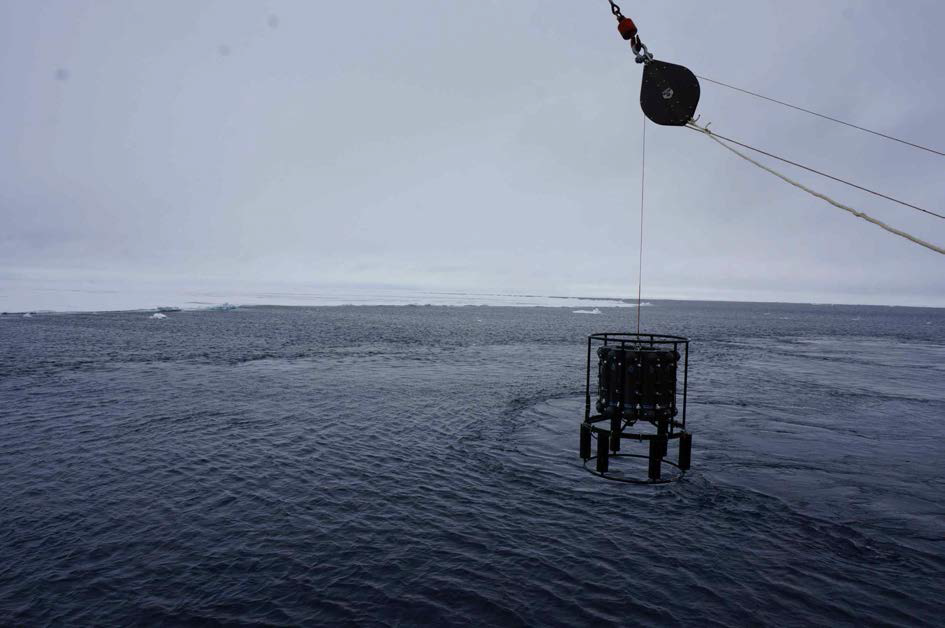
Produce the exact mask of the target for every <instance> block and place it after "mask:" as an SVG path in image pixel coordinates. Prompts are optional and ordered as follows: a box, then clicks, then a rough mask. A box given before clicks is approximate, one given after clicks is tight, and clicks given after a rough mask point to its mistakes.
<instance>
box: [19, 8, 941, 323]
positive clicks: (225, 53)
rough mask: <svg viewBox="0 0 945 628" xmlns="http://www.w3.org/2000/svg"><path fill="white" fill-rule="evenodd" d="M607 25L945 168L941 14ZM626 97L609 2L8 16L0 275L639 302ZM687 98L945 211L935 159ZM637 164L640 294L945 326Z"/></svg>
mask: <svg viewBox="0 0 945 628" xmlns="http://www.w3.org/2000/svg"><path fill="white" fill-rule="evenodd" d="M623 5H624V6H623V8H624V12H625V13H626V14H627V15H629V16H631V17H633V19H634V20H635V21H636V22H637V25H638V26H639V28H640V33H641V37H642V38H643V40H644V41H645V42H646V43H647V44H648V45H649V47H650V50H651V51H652V52H653V53H655V55H656V57H657V58H658V59H665V60H667V61H672V62H676V63H681V64H683V65H686V66H688V67H690V68H691V69H692V70H694V71H695V72H696V73H698V74H703V75H705V76H709V77H712V78H715V79H718V80H721V81H726V82H732V83H735V84H737V85H739V86H742V87H745V88H747V89H751V90H756V91H760V92H762V93H765V94H768V95H770V96H772V97H775V98H780V99H784V100H787V101H790V102H794V103H797V104H800V105H802V106H805V107H809V108H812V109H815V110H817V111H821V112H824V113H826V114H829V115H833V116H836V117H839V118H842V119H846V120H849V121H851V122H854V123H857V124H860V125H864V126H868V127H871V128H876V129H878V130H881V131H884V132H887V133H890V134H893V135H896V136H899V137H903V138H905V139H909V140H912V141H916V142H919V143H922V144H926V145H929V146H932V147H936V148H938V149H940V150H942V149H945V117H943V102H945V71H943V68H942V61H943V60H945V47H943V44H942V41H941V30H942V25H943V24H945V2H942V1H941V0H926V1H921V0H888V1H867V0H855V1H842V0H829V1H826V2H825V1H823V0H818V1H799V0H771V1H760V0H737V1H736V0H731V1H722V0H715V1H713V2H704V1H697V0H692V1H689V2H682V1H680V2H666V1H663V0H660V1H657V0H646V1H642V0H637V1H631V0H624V2H623ZM640 76H641V68H640V66H638V65H636V64H635V63H634V62H633V57H632V55H631V54H630V52H629V50H628V48H627V46H626V44H625V42H623V41H622V40H621V39H620V38H619V36H618V34H617V33H616V29H615V22H614V20H613V18H612V16H611V15H610V12H609V8H608V5H607V2H606V0H580V1H578V0H545V1H544V2H540V1H537V0H515V1H514V2H513V1H510V0H492V1H487V0H475V1H472V2H463V3H457V2H442V1H433V0H410V1H407V0H399V1H397V2H394V1H390V0H389V1H378V2H346V1H345V2H322V1H316V0H312V1H304V2H289V1H286V2H275V1H274V2H262V1H237V0H221V1H206V0H205V1H199V0H160V1H158V0H152V1H143V0H139V1H132V0H114V1H106V0H96V1H92V0H87V1H83V0H61V1H42V0H0V277H4V278H6V279H10V278H19V279H23V278H29V277H34V276H49V275H51V274H55V275H57V276H60V277H68V278H75V280H76V281H82V280H83V279H85V278H88V277H116V278H119V277H120V278H122V280H125V281H134V280H135V279H136V278H139V277H140V278H153V277H165V278H170V279H169V280H174V278H181V280H192V279H200V280H205V281H209V282H212V281H217V280H219V281H221V282H222V281H228V282H231V281H236V280H246V281H254V282H270V281H282V282H298V283H299V284H300V285H333V286H346V285H353V286H362V287H364V286H367V287H370V286H378V287H383V288H385V289H386V288H401V287H402V288H410V289H422V290H433V291H436V290H443V291H451V290H465V291H473V292H500V293H502V292H511V293H515V292H528V293H535V294H555V295H575V296H578V295H579V296H616V297H622V296H626V297H629V296H631V295H633V296H635V294H636V276H637V253H638V248H637V240H638V236H639V232H638V220H639V194H640V189H639V186H640V158H641V151H640V143H641V142H640V140H641V130H642V128H641V127H642V114H641V112H640V109H639V105H638V95H639V84H640ZM702 90H703V97H702V101H701V103H700V106H699V113H700V114H701V116H702V118H701V121H702V122H707V121H711V122H712V125H713V129H715V130H716V131H718V132H719V133H722V134H726V135H729V136H732V137H735V138H737V139H740V140H742V141H745V142H747V143H749V144H753V145H756V146H760V147H763V148H766V149H768V150H771V151H773V152H776V153H779V154H782V155H785V156H787V157H789V158H792V159H795V160H797V161H800V162H802V163H807V164H810V165H811V166H813V167H817V168H822V169H825V170H827V171H828V172H831V173H833V174H835V175H837V176H840V177H843V178H848V179H851V180H853V181H856V182H860V183H863V184H865V185H868V186H870V187H874V188H876V189H878V190H879V191H882V192H885V193H888V194H890V195H892V196H896V197H899V198H902V199H904V200H907V201H909V202H912V203H915V204H918V205H922V206H925V207H929V208H930V209H933V210H936V211H943V210H945V176H943V175H945V158H942V157H938V156H935V155H932V154H929V153H923V152H921V151H917V150H914V149H911V148H908V147H905V146H901V145H897V144H894V143H891V142H888V141H885V140H882V139H879V138H876V137H873V136H870V135H867V134H863V133H860V132H858V131H855V130H853V129H849V128H845V127H842V126H839V125H835V124H832V123H830V122H827V121H824V120H820V119H818V118H814V117H811V116H808V115H805V114H803V113H799V112H796V111H792V110H789V109H785V108H783V107H779V106H777V105H773V104H770V103H767V102H764V101H759V100H756V99H753V98H751V97H748V96H744V95H741V94H737V93H734V92H730V91H727V90H723V89H722V88H720V87H716V86H714V85H711V84H703V86H702ZM647 142H648V154H647V184H646V185H647V188H646V189H647V200H646V226H645V232H644V239H645V251H644V269H643V270H644V289H643V291H644V298H647V297H649V298H665V297H669V298H706V299H738V300H783V301H805V302H806V301H817V302H851V303H889V304H927V305H940V306H945V257H943V256H941V255H937V254H935V253H932V252H930V251H928V250H925V249H922V248H920V247H918V246H916V245H914V244H911V243H909V242H907V241H905V240H903V239H900V238H897V237H895V236H892V235H890V234H887V233H886V232H884V231H882V230H880V229H878V228H877V227H875V226H872V225H870V224H868V223H866V222H863V221H861V220H858V219H856V218H854V217H852V216H850V215H849V214H847V213H845V212H842V211H840V210H838V209H836V208H833V207H831V206H829V205H826V204H824V203H823V202H821V201H818V200H817V199H814V198H812V197H810V196H808V195H806V194H804V193H803V192H800V191H799V190H797V189H795V188H792V187H790V186H788V185H786V184H785V183H783V182H781V181H780V180H778V179H776V178H774V177H772V176H771V175H769V174H767V173H765V172H763V171H761V170H759V169H757V168H755V167H753V166H751V165H750V164H747V163H746V162H743V161H741V160H739V159H738V158H737V157H735V156H734V155H732V154H730V153H728V152H726V151H725V150H723V149H722V148H721V147H719V146H718V145H716V144H714V143H713V142H711V141H710V140H709V139H708V138H705V137H701V136H699V135H698V134H696V133H693V132H691V131H688V130H685V129H680V128H668V127H657V126H653V125H650V126H649V127H648V129H647ZM779 167H780V166H779ZM785 170H786V171H787V172H789V173H790V174H791V175H792V176H793V175H796V176H797V178H798V179H800V180H802V181H804V182H805V183H808V184H810V185H812V186H813V187H815V188H816V189H819V190H822V191H824V192H826V193H828V194H831V195H833V196H835V197H836V198H838V199H840V200H842V201H844V202H846V203H848V204H851V205H853V206H854V207H857V208H858V209H862V210H864V211H866V212H867V213H870V214H873V215H875V216H877V217H878V218H880V219H883V220H886V221H888V222H890V223H892V224H894V225H896V226H899V227H901V228H904V229H906V230H908V231H911V232H914V233H916V234H917V235H919V236H921V237H924V238H925V239H928V240H931V241H932V242H935V243H937V244H939V245H941V244H945V221H942V220H938V219H936V218H932V217H929V216H926V215H922V214H918V213H916V212H913V211H911V210H908V209H906V208H903V207H901V206H897V205H894V204H890V203H888V202H886V201H882V200H881V199H878V198H875V197H872V196H870V195H868V194H865V193H861V192H858V191H856V190H853V189H850V188H847V187H845V186H841V185H838V184H834V183H831V182H829V181H826V180H824V179H821V178H819V177H815V176H813V175H808V174H805V173H799V172H797V171H794V170H791V169H790V168H789V167H787V166H785Z"/></svg>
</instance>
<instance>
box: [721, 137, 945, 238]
mask: <svg viewBox="0 0 945 628" xmlns="http://www.w3.org/2000/svg"><path fill="white" fill-rule="evenodd" d="M713 135H715V136H716V137H718V138H719V139H723V140H725V141H726V142H731V143H732V144H738V145H739V146H741V147H742V148H747V149H748V150H753V151H755V152H756V153H761V154H762V155H765V156H766V157H771V158H772V159H777V160H778V161H783V162H784V163H786V164H791V165H792V166H797V167H798V168H803V169H804V170H807V171H808V172H813V173H814V174H819V175H820V176H822V177H826V178H828V179H833V180H834V181H837V182H839V183H843V184H844V185H849V186H850V187H852V188H856V189H858V190H863V191H864V192H869V193H870V194H873V195H874V196H878V197H880V198H884V199H886V200H887V201H892V202H894V203H899V204H900V205H903V206H905V207H909V208H911V209H915V210H918V211H920V212H925V213H926V214H929V215H930V216H935V217H936V218H941V219H942V220H945V215H942V214H939V213H937V212H933V211H932V210H931V209H925V208H924V207H919V206H918V205H913V204H912V203H907V202H905V201H900V200H899V199H898V198H893V197H892V196H887V195H885V194H883V193H882V192H877V191H876V190H871V189H869V188H866V187H863V186H862V185H857V184H856V183H852V182H850V181H846V180H844V179H841V178H839V177H835V176H833V175H832V174H827V173H826V172H821V171H820V170H817V169H815V168H811V167H809V166H805V165H804V164H799V163H797V162H796V161H791V160H790V159H785V158H784V157H779V156H777V155H774V154H772V153H769V152H767V151H763V150H761V149H760V148H755V147H754V146H749V145H748V144H743V143H742V142H739V141H738V140H733V139H732V138H730V137H725V136H724V135H719V134H718V133H713Z"/></svg>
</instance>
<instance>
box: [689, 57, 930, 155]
mask: <svg viewBox="0 0 945 628" xmlns="http://www.w3.org/2000/svg"><path fill="white" fill-rule="evenodd" d="M696 76H697V77H699V78H700V79H702V80H703V81H708V82H710V83H715V84H716V85H721V86H722V87H727V88H728V89H731V90H735V91H737V92H742V93H743V94H748V95H750V96H754V97H756V98H761V99H763V100H769V101H771V102H773V103H777V104H779V105H783V106H785V107H790V108H791V109H797V110H798V111H803V112H804V113H809V114H810V115H812V116H817V117H818V118H823V119H824V120H830V121H831V122H836V123H837V124H842V125H844V126H848V127H851V128H853V129H857V130H859V131H865V132H866V133H872V134H873V135H877V136H879V137H882V138H885V139H887V140H892V141H894V142H899V143H900V144H905V145H906V146H911V147H913V148H918V149H919V150H924V151H927V152H929V153H932V154H934V155H939V156H940V157H945V153H943V152H942V151H938V150H935V149H934V148H929V147H928V146H922V145H921V144H916V143H914V142H909V141H907V140H903V139H899V138H898V137H893V136H892V135H887V134H886V133H880V132H879V131H874V130H873V129H867V128H866V127H863V126H859V125H856V124H853V123H851V122H844V121H843V120H839V119H837V118H833V117H831V116H828V115H824V114H822V113H817V112H816V111H811V110H810V109H805V108H804V107H798V106H797V105H792V104H791V103H788V102H784V101H783V100H778V99H777V98H771V97H770V96H764V95H762V94H759V93H758V92H753V91H750V90H747V89H742V88H741V87H735V86H734V85H729V84H728V83H723V82H722V81H716V80H715V79H710V78H708V77H705V76H701V75H698V74H697V75H696Z"/></svg>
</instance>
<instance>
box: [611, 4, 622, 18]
mask: <svg viewBox="0 0 945 628" xmlns="http://www.w3.org/2000/svg"><path fill="white" fill-rule="evenodd" d="M609 2H610V12H611V13H613V14H614V17H616V18H617V19H618V20H622V19H623V13H621V12H620V6H619V5H618V4H617V3H616V2H614V0H609Z"/></svg>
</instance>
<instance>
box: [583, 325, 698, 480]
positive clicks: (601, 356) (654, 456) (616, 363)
mask: <svg viewBox="0 0 945 628" xmlns="http://www.w3.org/2000/svg"><path fill="white" fill-rule="evenodd" d="M595 348H596V351H595ZM595 355H596V357H597V378H596V382H595V385H594V386H593V387H592V381H591V369H592V362H593V359H594V356H595ZM680 370H682V386H681V387H680V386H679V383H678V379H679V378H678V375H679V371H680ZM688 384H689V339H687V338H684V337H682V336H667V335H661V334H634V333H624V332H608V333H598V334H592V335H590V336H588V339H587V370H586V387H585V409H584V422H583V423H582V424H581V440H580V455H581V458H582V459H583V461H584V468H585V469H586V470H587V471H589V472H590V473H593V474H595V475H598V476H600V477H603V478H606V479H608V480H614V481H617V482H627V483H631V484H665V483H668V482H674V481H676V480H679V479H681V478H682V477H683V476H685V474H686V471H688V470H689V467H690V463H691V457H692V435H691V434H690V433H689V432H688V431H686V402H687V396H688V395H687V389H688ZM592 395H593V396H594V397H596V403H595V404H594V409H595V410H596V413H592V411H591V410H592V406H591V400H592ZM595 440H596V441H597V452H596V454H593V453H592V448H593V442H594V441H595ZM624 440H632V441H637V442H640V443H642V442H647V443H648V444H649V451H648V452H647V453H646V454H643V453H620V450H621V442H622V441H624ZM673 442H675V443H676V444H677V445H678V447H677V459H676V461H675V462H673V461H671V460H668V459H667V455H668V453H669V444H670V443H673ZM613 458H644V459H647V461H648V469H647V476H646V478H632V477H625V476H623V475H617V474H615V473H614V472H612V471H611V469H610V461H611V459H613ZM592 460H593V461H594V465H593V466H589V465H588V463H590V462H591V461H592ZM664 465H666V466H669V467H670V468H671V469H672V471H671V473H670V474H669V475H664V474H663V466H664Z"/></svg>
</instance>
